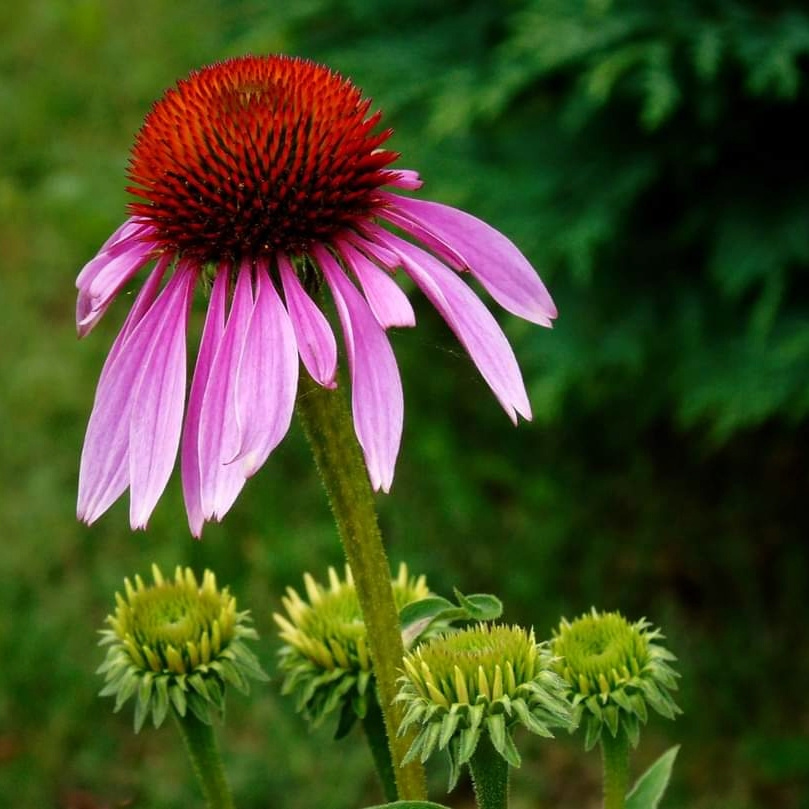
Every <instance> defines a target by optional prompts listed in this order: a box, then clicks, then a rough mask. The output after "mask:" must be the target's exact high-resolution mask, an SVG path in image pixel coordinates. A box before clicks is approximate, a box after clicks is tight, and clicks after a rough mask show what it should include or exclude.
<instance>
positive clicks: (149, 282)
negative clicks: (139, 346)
mask: <svg viewBox="0 0 809 809" xmlns="http://www.w3.org/2000/svg"><path fill="white" fill-rule="evenodd" d="M170 262H171V257H169V256H166V257H164V258H162V259H161V260H160V261H158V262H157V265H156V266H155V268H154V269H153V270H152V271H151V272H150V273H149V277H148V278H147V279H146V283H145V284H144V285H143V286H142V287H141V290H140V292H138V296H137V297H136V298H135V302H134V303H133V304H132V308H131V309H130V310H129V313H128V314H127V316H126V320H124V325H123V326H121V331H119V332H118V336H117V337H116V338H115V341H114V342H113V344H112V348H110V350H109V353H108V354H107V359H106V361H105V362H104V367H103V368H102V369H101V376H100V378H99V385H100V384H101V380H103V379H104V375H105V374H106V373H107V369H108V368H110V367H111V366H112V363H113V361H114V360H115V357H117V356H118V353H119V352H120V350H121V348H122V347H123V345H124V343H125V342H126V341H127V340H128V339H129V335H130V334H132V332H133V330H134V329H135V327H136V326H137V325H138V323H140V321H141V319H142V318H143V316H144V315H145V314H146V312H148V311H149V309H150V307H151V305H152V304H153V303H154V301H155V298H157V293H158V292H159V290H160V284H161V283H162V281H163V276H164V275H165V274H166V268H167V267H168V265H169V263H170Z"/></svg>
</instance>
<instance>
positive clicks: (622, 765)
mask: <svg viewBox="0 0 809 809" xmlns="http://www.w3.org/2000/svg"><path fill="white" fill-rule="evenodd" d="M601 758H602V761H603V762H604V809H624V804H625V803H626V793H627V789H628V788H629V739H628V738H627V736H626V733H625V732H624V730H623V728H619V730H618V735H617V736H615V738H613V737H612V736H611V735H610V734H609V733H607V732H606V731H602V733H601Z"/></svg>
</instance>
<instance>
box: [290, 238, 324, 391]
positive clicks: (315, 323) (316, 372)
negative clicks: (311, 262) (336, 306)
mask: <svg viewBox="0 0 809 809" xmlns="http://www.w3.org/2000/svg"><path fill="white" fill-rule="evenodd" d="M278 270H279V272H280V274H281V283H282V284H283V287H284V297H285V298H286V304H287V310H288V312H289V317H290V320H291V321H292V328H293V329H294V331H295V339H296V341H297V344H298V351H299V352H300V355H301V361H302V362H303V364H304V366H305V367H306V370H307V371H308V372H309V375H310V376H311V377H312V379H314V380H315V382H317V383H318V384H320V385H322V386H323V387H324V388H334V387H336V384H337V383H336V382H335V381H334V377H335V375H336V373H337V343H336V342H335V339H334V333H333V332H332V330H331V326H329V321H328V320H326V317H325V315H324V314H323V312H321V311H320V309H319V308H318V306H317V305H316V304H315V302H314V301H313V300H312V299H311V298H310V297H309V296H308V295H307V294H306V292H305V291H304V289H303V286H301V282H300V281H299V280H298V276H297V275H296V273H295V270H293V269H292V265H291V263H290V261H289V259H288V258H287V256H285V255H284V254H283V253H281V254H279V255H278Z"/></svg>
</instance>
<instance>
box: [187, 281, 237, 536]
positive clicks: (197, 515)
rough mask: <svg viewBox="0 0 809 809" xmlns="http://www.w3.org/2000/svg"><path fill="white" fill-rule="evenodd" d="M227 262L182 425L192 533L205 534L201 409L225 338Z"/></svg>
mask: <svg viewBox="0 0 809 809" xmlns="http://www.w3.org/2000/svg"><path fill="white" fill-rule="evenodd" d="M228 271H229V267H228V266H227V265H222V266H220V267H219V271H218V272H217V273H216V277H215V279H214V282H213V288H212V290H211V298H210V300H209V301H208V311H207V313H206V315H205V325H204V326H203V328H202V338H201V339H200V344H199V352H198V354H197V363H196V366H195V368H194V378H193V380H192V381H191V391H190V392H189V394H188V411H187V413H186V417H185V426H184V427H183V436H182V448H181V452H180V467H181V473H182V481H183V498H184V499H185V510H186V512H187V514H188V527H189V528H190V529H191V533H192V535H193V536H195V537H197V538H199V537H200V536H202V527H203V524H204V522H205V514H204V512H203V509H202V491H201V479H200V466H199V446H200V441H201V437H200V432H199V423H200V413H201V411H202V402H203V398H204V396H205V388H206V387H207V385H208V377H209V376H210V372H211V366H212V365H213V360H214V356H215V355H216V349H217V348H218V347H219V344H220V342H221V341H222V333H223V332H224V330H225V304H226V302H227V292H228Z"/></svg>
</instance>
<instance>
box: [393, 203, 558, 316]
mask: <svg viewBox="0 0 809 809" xmlns="http://www.w3.org/2000/svg"><path fill="white" fill-rule="evenodd" d="M380 196H382V198H383V199H385V200H386V201H387V202H388V203H389V205H390V210H392V211H398V212H399V213H401V214H402V215H403V216H404V217H405V218H406V219H408V220H410V221H411V222H413V223H414V224H415V225H417V226H419V227H420V228H424V229H425V230H427V231H429V233H431V234H432V235H433V236H434V237H436V238H437V239H439V240H441V241H442V242H444V243H446V245H448V246H449V248H451V249H452V251H454V252H455V253H457V254H458V255H460V256H461V257H462V258H463V259H464V263H465V264H466V266H467V267H468V268H469V270H470V272H471V273H472V275H473V276H474V277H475V278H477V280H478V281H480V283H481V284H482V285H483V287H484V288H485V289H486V291H487V292H488V293H489V294H490V295H491V296H492V297H493V298H494V299H495V300H496V301H497V302H498V303H499V304H500V305H501V306H502V307H503V308H504V309H507V310H508V311H509V312H512V313H513V314H515V315H518V316H519V317H522V318H525V319H526V320H529V321H531V322H532V323H538V324H540V325H542V326H550V325H551V321H552V320H553V319H554V318H555V317H556V314H557V312H556V306H555V305H554V303H553V300H552V299H551V296H550V294H549V293H548V290H547V289H546V288H545V285H544V284H543V283H542V281H541V280H540V277H539V276H538V275H537V273H536V271H535V270H534V268H533V267H532V266H531V265H530V264H529V262H528V259H526V258H525V256H524V255H523V254H522V253H521V252H520V251H519V250H518V249H517V247H516V246H515V245H514V244H513V242H511V241H510V240H509V239H507V238H506V237H505V236H504V235H503V234H502V233H500V232H499V231H498V230H495V229H494V228H493V227H491V226H490V225H487V224H486V223H485V222H483V221H481V220H480V219H478V218H477V217H475V216H472V215H471V214H468V213H466V212H464V211H459V210H458V209H457V208H451V207H450V206H448V205H442V204H441V203H438V202H430V201H427V200H421V199H412V198H410V197H401V196H399V195H398V194H391V193H387V192H381V194H380ZM380 216H382V217H385V216H386V209H384V208H383V209H381V210H380ZM396 224H398V225H399V226H402V222H401V220H399V221H397V222H396ZM413 235H414V236H415V237H416V238H419V233H418V231H416V232H414V234H413Z"/></svg>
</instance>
